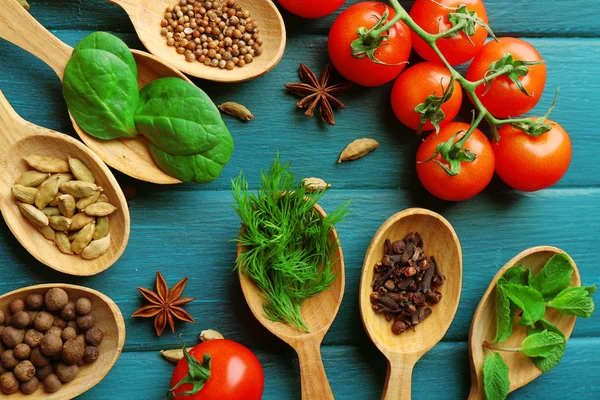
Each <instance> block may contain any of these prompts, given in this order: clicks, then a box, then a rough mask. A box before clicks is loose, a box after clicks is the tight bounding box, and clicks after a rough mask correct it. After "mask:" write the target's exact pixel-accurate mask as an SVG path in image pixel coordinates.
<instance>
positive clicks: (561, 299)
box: [548, 287, 594, 318]
mask: <svg viewBox="0 0 600 400" xmlns="http://www.w3.org/2000/svg"><path fill="white" fill-rule="evenodd" d="M548 307H552V308H555V309H557V310H558V311H559V312H560V313H561V314H566V315H576V316H578V317H583V318H589V317H591V316H592V314H593V313H594V300H592V299H591V298H590V295H589V289H586V288H583V287H572V288H567V289H565V290H563V291H562V292H560V293H559V294H558V295H557V296H556V297H555V298H554V299H552V300H551V301H550V302H548Z"/></svg>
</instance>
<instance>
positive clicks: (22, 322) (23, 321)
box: [12, 311, 31, 329]
mask: <svg viewBox="0 0 600 400" xmlns="http://www.w3.org/2000/svg"><path fill="white" fill-rule="evenodd" d="M30 322H31V319H30V317H29V314H27V312H25V311H18V312H16V313H14V314H13V318H12V326H14V327H15V328H17V329H23V328H25V327H26V326H27V325H29V323H30Z"/></svg>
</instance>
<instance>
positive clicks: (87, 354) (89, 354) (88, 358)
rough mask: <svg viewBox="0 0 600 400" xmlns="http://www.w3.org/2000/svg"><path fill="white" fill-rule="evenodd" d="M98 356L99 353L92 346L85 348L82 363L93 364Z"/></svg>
mask: <svg viewBox="0 0 600 400" xmlns="http://www.w3.org/2000/svg"><path fill="white" fill-rule="evenodd" d="M99 356H100V351H99V350H98V348H97V347H94V346H85V350H84V352H83V362H84V363H86V364H90V363H93V362H94V361H96V360H97V359H98V357H99Z"/></svg>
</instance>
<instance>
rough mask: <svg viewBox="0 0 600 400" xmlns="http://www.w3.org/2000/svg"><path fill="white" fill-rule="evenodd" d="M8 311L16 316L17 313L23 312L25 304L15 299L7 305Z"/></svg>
mask: <svg viewBox="0 0 600 400" xmlns="http://www.w3.org/2000/svg"><path fill="white" fill-rule="evenodd" d="M8 310H9V311H10V312H11V314H16V313H18V312H19V311H23V310H25V302H24V301H23V300H22V299H15V300H13V301H11V302H10V304H9V305H8Z"/></svg>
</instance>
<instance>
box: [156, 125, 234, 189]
mask: <svg viewBox="0 0 600 400" xmlns="http://www.w3.org/2000/svg"><path fill="white" fill-rule="evenodd" d="M149 145H150V152H151V153H152V157H153V158H154V161H155V162H156V164H157V165H158V166H159V167H160V169H162V170H163V171H165V172H166V173H167V174H169V175H171V176H173V177H175V178H177V179H179V180H180V181H183V182H197V183H208V182H212V181H213V180H215V179H217V178H218V177H219V175H220V174H221V171H223V168H224V167H225V164H227V162H229V159H230V158H231V153H232V152H233V138H232V137H231V135H228V136H226V137H225V138H224V140H222V141H221V142H220V143H219V144H218V145H217V146H215V147H213V148H212V149H210V150H208V151H206V152H204V153H200V154H194V155H191V156H175V155H172V154H169V153H167V152H164V151H162V150H161V149H159V148H158V147H156V146H155V145H154V143H152V142H150V144H149Z"/></svg>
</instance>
